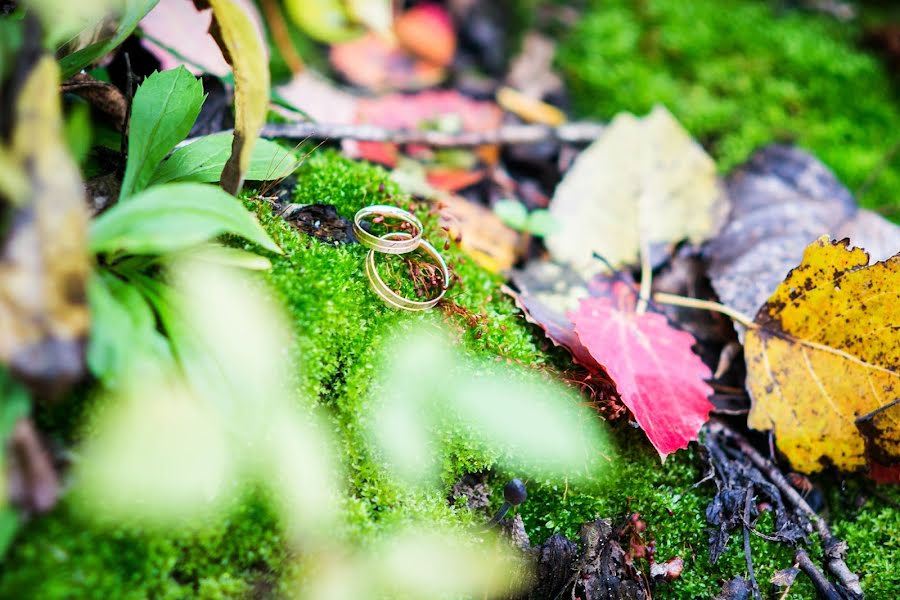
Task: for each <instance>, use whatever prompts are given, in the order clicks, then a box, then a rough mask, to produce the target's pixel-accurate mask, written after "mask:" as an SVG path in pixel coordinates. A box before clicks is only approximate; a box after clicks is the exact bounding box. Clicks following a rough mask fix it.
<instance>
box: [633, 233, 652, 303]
mask: <svg viewBox="0 0 900 600" xmlns="http://www.w3.org/2000/svg"><path fill="white" fill-rule="evenodd" d="M652 285H653V265H651V264H650V243H649V242H648V241H647V236H645V235H641V289H640V293H639V294H638V301H637V306H636V307H635V310H634V312H636V313H637V314H639V315H642V314H644V313H645V312H647V303H648V302H649V300H650V288H651V286H652Z"/></svg>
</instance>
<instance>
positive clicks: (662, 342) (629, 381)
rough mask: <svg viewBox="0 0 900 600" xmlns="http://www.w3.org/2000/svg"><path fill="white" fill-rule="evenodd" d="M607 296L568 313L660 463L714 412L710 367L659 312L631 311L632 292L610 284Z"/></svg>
mask: <svg viewBox="0 0 900 600" xmlns="http://www.w3.org/2000/svg"><path fill="white" fill-rule="evenodd" d="M611 292H612V297H611V298H603V297H599V298H587V299H584V300H582V301H581V303H580V305H579V307H578V310H577V311H574V312H572V313H569V318H571V319H572V322H573V323H574V325H575V332H576V333H577V334H578V338H579V340H580V341H581V343H582V344H584V347H585V348H587V350H588V352H589V353H590V354H591V356H592V357H593V358H594V360H596V361H597V363H598V364H601V365H603V368H604V369H605V370H606V372H607V373H609V375H610V377H611V378H612V380H613V381H614V382H615V383H616V389H617V390H618V391H619V395H620V396H621V397H622V402H623V403H624V404H625V406H627V407H628V408H629V410H631V413H632V414H633V415H634V418H635V420H636V421H637V423H638V424H639V425H640V426H641V428H642V429H643V430H644V432H645V433H646V434H647V437H648V438H649V440H650V443H652V444H653V447H654V448H656V450H657V452H659V455H660V457H661V458H662V459H665V457H666V456H668V455H669V454H671V453H673V452H675V451H676V450H680V449H682V448H686V447H687V445H688V443H689V442H691V441H693V440H696V439H697V434H698V432H699V431H700V428H701V427H702V426H703V424H704V423H706V421H707V419H708V418H709V413H710V411H711V410H712V409H713V406H712V404H710V402H709V400H707V398H708V397H709V395H710V394H711V393H712V388H710V387H709V386H708V385H707V384H706V382H705V381H704V379H709V378H710V377H711V376H712V373H711V372H710V370H709V368H708V367H707V366H706V365H705V364H703V361H701V360H700V358H699V357H698V356H697V355H696V354H694V352H693V351H692V350H691V346H693V345H694V344H695V343H696V341H695V340H694V338H693V336H691V335H690V334H688V333H685V332H683V331H678V330H677V329H673V328H672V327H671V326H670V325H669V324H668V323H667V322H666V318H665V317H664V316H662V315H659V314H654V313H643V314H639V313H637V312H636V310H635V307H636V301H637V298H636V295H635V293H634V292H633V288H631V287H629V286H628V285H626V284H624V283H621V282H615V283H613V284H612V290H611Z"/></svg>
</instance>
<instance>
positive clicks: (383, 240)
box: [353, 204, 450, 311]
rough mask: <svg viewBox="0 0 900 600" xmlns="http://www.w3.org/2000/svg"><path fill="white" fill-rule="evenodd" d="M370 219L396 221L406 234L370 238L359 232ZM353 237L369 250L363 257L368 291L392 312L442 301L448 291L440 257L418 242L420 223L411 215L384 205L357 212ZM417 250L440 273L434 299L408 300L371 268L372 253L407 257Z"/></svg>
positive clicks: (436, 252)
mask: <svg viewBox="0 0 900 600" xmlns="http://www.w3.org/2000/svg"><path fill="white" fill-rule="evenodd" d="M369 219H371V220H372V222H373V223H374V222H377V221H382V222H383V221H384V220H385V219H394V220H397V221H400V224H401V227H402V228H404V229H406V230H407V231H389V232H388V233H385V234H382V235H373V234H371V233H369V232H368V231H366V230H365V229H363V226H362V224H363V223H364V222H366V221H367V220H369ZM353 233H354V234H355V235H356V239H357V240H359V243H360V244H362V245H363V246H365V247H366V248H369V254H368V255H367V256H366V277H368V278H369V284H370V286H371V287H372V291H373V292H375V294H376V295H377V296H378V297H379V298H381V299H382V300H384V302H385V304H387V305H388V306H390V307H392V308H399V309H403V310H412V311H417V310H427V309H429V308H431V307H433V306H434V305H435V304H437V303H438V302H440V300H441V298H443V297H444V293H445V292H446V291H447V288H448V287H450V271H449V269H448V268H447V263H446V262H445V261H444V257H443V256H441V255H440V253H439V252H438V251H437V250H435V249H434V246H432V245H431V244H429V243H428V242H427V241H425V240H424V239H422V222H421V221H419V219H417V218H416V216H415V215H414V214H412V213H411V212H408V211H405V210H403V209H402V208H397V207H396V206H389V205H386V204H376V205H373V206H367V207H365V208H363V209H360V210H359V211H358V212H357V213H356V216H354V217H353ZM416 250H421V251H422V252H424V253H425V254H427V255H428V256H429V257H430V258H431V259H432V260H434V262H435V264H436V265H437V266H438V268H439V269H440V270H441V274H442V276H443V285H442V286H441V292H440V294H438V295H437V296H436V297H434V298H431V299H429V300H410V299H409V298H405V297H403V296H401V295H400V294H398V293H397V292H395V291H394V290H392V289H391V288H390V287H388V285H387V284H386V283H385V282H384V280H383V279H382V278H381V275H379V274H378V269H377V267H376V266H375V255H376V253H382V254H407V253H409V252H414V251H416Z"/></svg>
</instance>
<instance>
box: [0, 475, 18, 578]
mask: <svg viewBox="0 0 900 600" xmlns="http://www.w3.org/2000/svg"><path fill="white" fill-rule="evenodd" d="M2 489H3V486H0V491H2ZM21 525H22V522H21V520H20V519H19V515H18V513H17V512H16V511H15V510H13V509H12V508H0V561H2V560H3V556H4V555H5V554H6V550H7V549H8V548H9V545H10V544H11V543H12V541H13V539H14V538H15V536H16V533H17V532H18V531H19V528H20V527H21Z"/></svg>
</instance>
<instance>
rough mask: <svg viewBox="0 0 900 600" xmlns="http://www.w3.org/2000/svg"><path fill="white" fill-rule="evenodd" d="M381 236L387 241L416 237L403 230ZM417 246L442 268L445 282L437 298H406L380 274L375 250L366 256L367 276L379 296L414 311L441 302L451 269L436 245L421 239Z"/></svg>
mask: <svg viewBox="0 0 900 600" xmlns="http://www.w3.org/2000/svg"><path fill="white" fill-rule="evenodd" d="M381 237H382V238H383V239H384V240H385V241H392V240H411V239H415V238H413V236H412V235H410V234H408V233H406V232H403V231H395V232H391V233H386V234H384V235H383V236H381ZM417 248H419V249H421V250H423V251H424V252H425V253H426V254H428V255H429V256H430V257H431V258H433V259H434V261H435V263H436V264H437V265H438V267H440V269H441V274H442V275H443V276H444V284H443V286H442V287H441V293H440V294H438V295H437V296H436V297H435V298H431V299H430V300H424V301H421V300H410V299H409V298H404V297H403V296H401V295H400V294H398V293H396V292H395V291H394V290H392V289H391V288H389V287H388V285H387V284H386V283H385V282H384V280H383V279H382V278H381V275H379V274H378V269H377V268H376V267H375V250H369V255H368V256H366V276H367V277H368V278H369V284H370V285H371V287H372V291H373V292H375V294H376V295H377V296H378V297H379V298H381V299H382V300H384V301H385V302H386V303H387V305H388V306H391V307H393V308H399V309H403V310H412V311H417V310H428V309H429V308H431V307H433V306H434V305H435V304H437V303H438V302H440V300H441V298H443V297H444V293H446V291H447V288H448V287H450V270H449V269H448V268H447V263H446V262H445V261H444V257H443V256H441V254H440V253H439V252H438V251H437V250H435V249H434V246H432V245H431V244H429V243H428V242H426V241H425V240H422V239H420V240H419V242H418V245H417Z"/></svg>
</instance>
